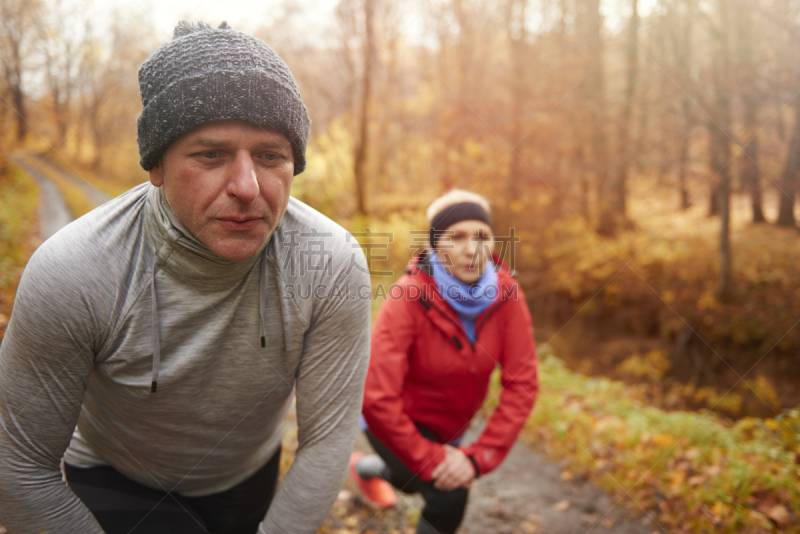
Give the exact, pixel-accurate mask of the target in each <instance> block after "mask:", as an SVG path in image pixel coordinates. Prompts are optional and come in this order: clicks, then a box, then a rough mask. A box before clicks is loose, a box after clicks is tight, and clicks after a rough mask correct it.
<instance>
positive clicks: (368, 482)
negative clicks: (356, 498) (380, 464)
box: [350, 452, 397, 508]
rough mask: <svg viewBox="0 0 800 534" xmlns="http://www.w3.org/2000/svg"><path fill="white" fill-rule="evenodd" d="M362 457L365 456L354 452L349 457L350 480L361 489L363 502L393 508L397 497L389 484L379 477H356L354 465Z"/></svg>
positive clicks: (356, 471) (356, 472)
mask: <svg viewBox="0 0 800 534" xmlns="http://www.w3.org/2000/svg"><path fill="white" fill-rule="evenodd" d="M364 456H366V455H365V454H364V453H363V452H354V453H353V454H352V455H350V478H352V479H353V481H354V482H355V483H356V484H357V485H358V487H359V489H361V493H363V495H364V500H366V501H367V502H368V503H369V504H372V505H374V506H379V507H381V508H392V507H394V505H395V504H397V495H396V494H395V492H394V490H393V489H392V485H391V484H389V483H388V482H386V481H385V480H383V479H382V478H379V477H375V478H369V479H364V478H361V477H360V476H358V470H357V469H356V464H357V463H358V461H359V460H360V459H361V458H363V457H364Z"/></svg>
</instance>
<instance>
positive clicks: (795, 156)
mask: <svg viewBox="0 0 800 534" xmlns="http://www.w3.org/2000/svg"><path fill="white" fill-rule="evenodd" d="M798 176H800V102H798V99H797V98H795V100H794V129H793V131H792V138H791V141H790V142H789V152H788V154H787V155H786V164H785V165H784V167H783V175H782V176H781V183H780V199H781V200H780V207H779V210H778V220H777V221H775V224H777V225H778V226H790V227H794V226H795V225H796V224H797V222H796V220H795V217H794V202H795V195H796V194H797V183H798Z"/></svg>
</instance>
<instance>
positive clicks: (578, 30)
mask: <svg viewBox="0 0 800 534" xmlns="http://www.w3.org/2000/svg"><path fill="white" fill-rule="evenodd" d="M578 6H579V9H578V10H577V14H576V17H575V26H576V27H575V34H576V35H579V36H582V39H581V41H580V44H579V46H580V49H579V50H578V52H579V53H578V57H579V58H580V64H581V65H582V69H583V72H585V75H584V77H583V79H582V80H581V82H580V84H579V85H578V88H577V92H578V96H579V98H578V101H579V104H578V106H577V107H578V116H577V117H576V118H577V131H582V132H585V136H582V137H583V139H582V140H581V142H583V143H584V144H585V145H586V146H587V147H588V149H589V150H588V154H587V151H586V150H581V153H582V154H584V155H585V159H584V166H585V168H586V171H587V172H589V171H591V174H592V175H593V176H594V180H595V183H594V189H595V191H596V192H597V200H598V204H599V203H602V202H603V201H604V200H605V199H604V197H603V195H602V192H603V188H604V184H605V182H606V179H607V174H608V146H607V143H606V133H605V115H606V113H605V109H606V101H605V80H604V72H603V41H602V39H601V31H602V26H603V20H602V17H601V15H600V1H599V0H580V1H579V2H578ZM588 179H589V178H588V176H584V177H583V180H584V183H585V185H587V186H588ZM587 197H588V194H584V199H585V200H586V204H587V208H588V198H587ZM601 212H602V209H601Z"/></svg>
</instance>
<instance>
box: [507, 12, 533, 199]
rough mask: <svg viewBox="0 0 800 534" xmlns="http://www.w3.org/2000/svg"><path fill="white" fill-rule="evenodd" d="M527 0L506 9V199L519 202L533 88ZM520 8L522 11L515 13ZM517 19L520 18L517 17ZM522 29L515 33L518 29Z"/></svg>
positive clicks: (521, 191) (522, 190)
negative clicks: (508, 126) (508, 143)
mask: <svg viewBox="0 0 800 534" xmlns="http://www.w3.org/2000/svg"><path fill="white" fill-rule="evenodd" d="M527 3H528V2H527V0H509V2H508V5H507V7H506V9H507V10H508V14H507V21H506V31H507V33H508V39H509V43H510V45H511V56H512V58H511V59H512V63H511V64H512V71H511V80H512V81H511V84H512V87H511V99H512V102H511V117H512V119H511V121H512V124H511V145H512V149H513V153H512V154H511V172H510V174H509V177H508V184H507V187H506V198H508V199H519V198H520V197H521V194H522V193H523V192H524V190H525V189H527V188H523V184H522V181H523V179H522V175H523V167H524V165H525V162H524V161H523V160H522V146H521V142H522V135H523V134H522V131H523V118H522V116H523V113H522V108H523V105H524V102H525V101H526V100H527V99H530V98H531V94H530V88H529V87H526V84H525V81H526V78H525V71H526V69H530V68H531V67H532V66H531V64H530V63H531V57H530V54H526V46H525V43H526V38H527V32H526V30H525V13H526V7H527ZM518 4H520V7H519V10H518V12H517V10H516V9H515V8H516V6H517V5H518ZM515 15H516V17H515ZM517 26H518V27H519V29H518V30H517V31H515V28H516V27H517Z"/></svg>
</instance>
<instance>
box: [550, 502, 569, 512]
mask: <svg viewBox="0 0 800 534" xmlns="http://www.w3.org/2000/svg"><path fill="white" fill-rule="evenodd" d="M567 508H569V501H558V502H557V503H555V504H554V505H553V510H555V511H556V512H563V511H564V510H566V509H567Z"/></svg>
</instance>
